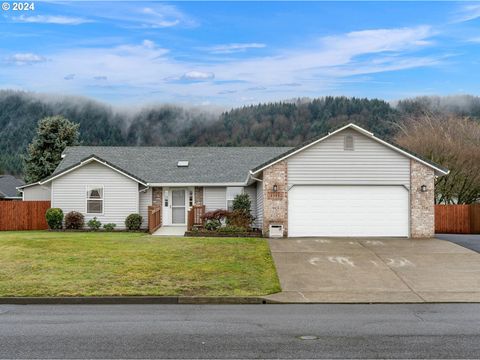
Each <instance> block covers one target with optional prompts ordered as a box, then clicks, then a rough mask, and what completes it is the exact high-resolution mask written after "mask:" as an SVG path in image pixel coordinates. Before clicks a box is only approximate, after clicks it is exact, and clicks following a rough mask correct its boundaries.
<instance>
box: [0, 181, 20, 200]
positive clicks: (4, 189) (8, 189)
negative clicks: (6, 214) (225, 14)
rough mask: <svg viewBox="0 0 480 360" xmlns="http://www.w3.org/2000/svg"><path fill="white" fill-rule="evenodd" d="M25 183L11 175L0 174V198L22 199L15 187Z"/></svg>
mask: <svg viewBox="0 0 480 360" xmlns="http://www.w3.org/2000/svg"><path fill="white" fill-rule="evenodd" d="M24 184H25V183H24V182H23V181H22V180H20V179H17V178H16V177H15V176H13V175H0V200H22V194H20V192H19V191H18V190H17V187H19V186H22V185H24Z"/></svg>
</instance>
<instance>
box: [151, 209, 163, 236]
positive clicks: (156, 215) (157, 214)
mask: <svg viewBox="0 0 480 360" xmlns="http://www.w3.org/2000/svg"><path fill="white" fill-rule="evenodd" d="M160 226H162V208H161V207H160V206H149V207H148V232H149V233H150V234H152V233H154V232H155V231H156V230H157V229H158V228H159V227H160Z"/></svg>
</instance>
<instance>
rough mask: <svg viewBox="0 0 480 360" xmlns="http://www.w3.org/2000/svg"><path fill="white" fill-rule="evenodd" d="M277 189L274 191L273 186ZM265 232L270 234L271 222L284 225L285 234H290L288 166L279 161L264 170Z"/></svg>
mask: <svg viewBox="0 0 480 360" xmlns="http://www.w3.org/2000/svg"><path fill="white" fill-rule="evenodd" d="M274 185H276V186H277V191H273V186H274ZM262 186H263V229H262V230H263V234H264V235H265V236H268V235H269V234H268V229H269V225H270V224H276V225H283V236H288V167H287V162H286V161H281V162H278V163H276V164H274V165H272V166H270V167H268V168H266V169H265V170H264V171H263V183H262Z"/></svg>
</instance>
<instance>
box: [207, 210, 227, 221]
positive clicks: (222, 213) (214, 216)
mask: <svg viewBox="0 0 480 360" xmlns="http://www.w3.org/2000/svg"><path fill="white" fill-rule="evenodd" d="M229 214H230V212H229V211H227V210H222V209H217V210H214V211H209V212H206V213H205V214H203V216H202V218H203V220H205V221H208V220H218V221H222V220H223V219H226V218H227V217H228V215H229Z"/></svg>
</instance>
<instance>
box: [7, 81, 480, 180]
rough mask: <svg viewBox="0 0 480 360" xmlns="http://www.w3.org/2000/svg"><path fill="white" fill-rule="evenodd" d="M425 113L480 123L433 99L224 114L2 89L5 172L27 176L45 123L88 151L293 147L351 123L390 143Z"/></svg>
mask: <svg viewBox="0 0 480 360" xmlns="http://www.w3.org/2000/svg"><path fill="white" fill-rule="evenodd" d="M422 111H430V112H451V113H455V114H460V115H463V116H470V117H474V118H479V119H480V98H479V97H476V96H471V95H457V96H446V97H439V96H429V97H418V98H412V99H404V100H399V101H397V102H395V103H393V104H390V103H388V102H386V101H383V100H380V99H360V98H347V97H322V98H318V99H303V98H302V99H298V100H288V101H282V102H275V103H268V104H258V105H250V106H244V107H239V108H235V109H231V110H228V111H224V112H221V111H219V110H218V108H213V107H212V108H202V107H196V108H195V107H182V106H177V105H172V104H159V105H155V104H152V105H148V106H144V107H142V108H138V109H122V108H114V107H112V106H110V105H107V104H104V103H100V102H97V101H94V100H92V99H88V98H83V97H65V96H55V95H43V94H35V93H27V92H22V91H13V90H0V171H2V172H5V173H12V174H17V175H20V174H21V173H22V157H23V154H24V153H25V150H26V147H27V145H28V143H29V142H30V141H31V140H32V137H33V136H34V134H35V128H36V125H37V122H38V120H40V119H41V118H43V117H45V116H49V115H64V116H65V117H67V118H68V119H70V120H71V121H74V122H76V123H78V124H80V140H81V142H82V144H84V145H162V146H169V145H170V146H173V145H176V146H186V145H189V146H196V145H222V146H254V145H277V146H282V145H285V146H294V145H298V144H300V143H302V142H303V141H305V140H307V139H309V138H311V137H315V136H318V135H320V134H323V133H324V132H326V131H329V130H331V129H333V128H336V127H338V126H341V125H343V124H345V123H348V122H355V123H357V124H359V125H361V126H364V127H366V128H368V129H370V130H371V131H374V132H375V133H376V134H378V135H380V136H383V137H386V138H391V137H392V136H393V135H394V134H395V132H396V131H397V128H398V127H397V124H398V123H401V122H402V121H403V120H404V119H405V118H406V117H408V116H412V115H415V114H417V113H420V112H422Z"/></svg>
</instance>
